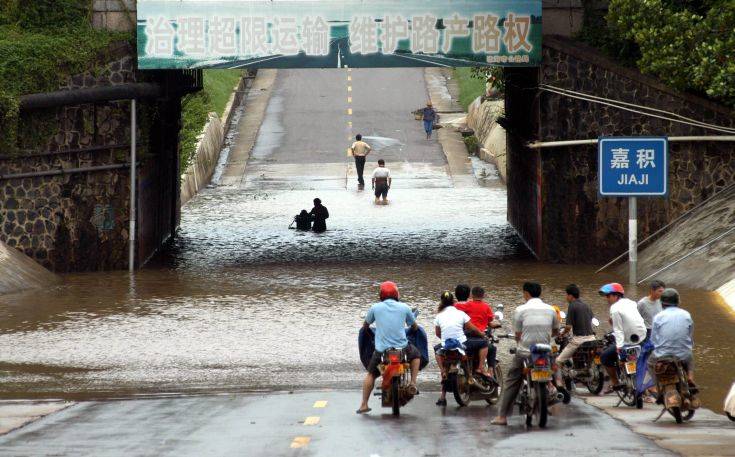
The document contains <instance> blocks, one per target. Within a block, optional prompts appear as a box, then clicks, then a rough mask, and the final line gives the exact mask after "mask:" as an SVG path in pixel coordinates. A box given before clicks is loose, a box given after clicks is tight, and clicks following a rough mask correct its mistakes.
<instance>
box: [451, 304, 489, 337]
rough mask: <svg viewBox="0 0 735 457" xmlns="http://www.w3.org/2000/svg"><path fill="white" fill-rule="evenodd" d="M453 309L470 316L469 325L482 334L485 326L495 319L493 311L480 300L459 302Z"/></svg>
mask: <svg viewBox="0 0 735 457" xmlns="http://www.w3.org/2000/svg"><path fill="white" fill-rule="evenodd" d="M454 307H455V308H457V309H458V310H460V311H464V312H465V313H467V315H468V316H470V323H471V324H472V325H474V326H475V327H477V328H478V330H480V331H481V332H483V333H484V332H485V329H487V325H488V324H489V323H490V322H491V321H492V320H493V319H495V315H494V314H493V309H492V308H490V305H488V304H487V303H485V302H484V301H482V300H472V301H468V302H460V303H457V304H455V305H454Z"/></svg>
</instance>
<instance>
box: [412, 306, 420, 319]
mask: <svg viewBox="0 0 735 457" xmlns="http://www.w3.org/2000/svg"><path fill="white" fill-rule="evenodd" d="M411 312H412V313H413V317H419V312H420V311H419V309H418V308H411Z"/></svg>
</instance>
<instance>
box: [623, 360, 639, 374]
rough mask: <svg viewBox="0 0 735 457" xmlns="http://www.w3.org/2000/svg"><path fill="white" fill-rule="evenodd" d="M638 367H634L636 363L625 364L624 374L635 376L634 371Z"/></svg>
mask: <svg viewBox="0 0 735 457" xmlns="http://www.w3.org/2000/svg"><path fill="white" fill-rule="evenodd" d="M637 368H638V367H637V366H636V362H625V372H626V373H628V374H635V372H636V369H637Z"/></svg>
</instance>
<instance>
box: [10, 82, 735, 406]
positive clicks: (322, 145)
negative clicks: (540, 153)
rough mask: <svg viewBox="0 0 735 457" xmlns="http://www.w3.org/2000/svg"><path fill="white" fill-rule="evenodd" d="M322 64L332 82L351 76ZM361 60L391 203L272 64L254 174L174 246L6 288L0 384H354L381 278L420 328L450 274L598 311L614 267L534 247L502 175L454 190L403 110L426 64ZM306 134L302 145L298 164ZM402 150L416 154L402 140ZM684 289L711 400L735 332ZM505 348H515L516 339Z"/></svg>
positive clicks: (129, 392) (62, 391)
mask: <svg viewBox="0 0 735 457" xmlns="http://www.w3.org/2000/svg"><path fill="white" fill-rule="evenodd" d="M414 72H415V73H414ZM324 73H325V74H326V76H324V78H325V79H324V81H323V83H324V84H326V85H328V86H329V87H332V86H333V85H334V84H336V83H335V82H334V81H336V80H337V77H339V78H342V77H343V76H344V73H342V72H340V71H337V70H334V71H333V72H331V73H330V72H327V71H324ZM332 73H334V74H332ZM337 73H339V74H338V75H336V74H337ZM352 73H353V75H354V87H355V89H354V93H355V99H356V100H357V99H358V98H359V97H363V98H364V99H365V100H367V97H368V95H369V94H370V93H373V94H374V93H376V91H377V90H378V89H377V88H381V89H380V90H382V91H386V90H389V89H390V88H393V89H392V90H393V92H390V93H388V94H385V96H384V97H380V98H377V99H373V100H370V102H369V103H368V102H367V101H364V102H361V103H362V104H358V103H356V104H355V109H356V113H355V114H356V118H357V117H359V116H364V117H365V118H368V117H370V119H372V120H371V122H370V123H369V124H368V123H366V127H365V130H364V133H365V134H366V135H369V136H372V137H375V138H393V139H394V140H395V141H385V142H384V144H386V145H387V146H386V148H385V150H384V151H382V152H381V154H382V155H381V157H382V156H384V157H385V158H386V160H387V161H388V166H389V167H390V168H391V170H393V172H394V179H395V184H394V186H393V188H391V191H390V195H389V198H390V200H391V204H390V205H388V206H375V205H373V203H372V195H370V192H369V190H366V191H358V190H357V189H356V185H355V182H354V181H355V176H354V167H353V166H352V165H351V164H350V163H349V161H348V160H347V158H345V157H344V149H345V147H346V143H347V137H346V135H345V134H344V133H345V132H344V131H346V127H345V129H342V127H339V129H340V132H339V133H340V135H339V136H336V135H335V136H331V135H327V136H325V137H324V138H321V137H319V136H316V135H311V133H307V131H310V129H313V126H312V124H313V123H315V122H316V123H318V122H327V121H328V120H330V119H331V122H333V123H335V124H336V122H340V123H342V125H345V126H346V125H347V122H348V121H347V117H345V116H346V115H345V114H344V107H343V106H342V105H340V104H339V103H338V102H337V101H336V100H332V99H331V98H330V97H339V99H340V100H342V99H344V95H343V93H342V92H339V93H335V94H333V95H330V93H331V92H329V91H326V90H316V89H314V90H310V91H301V92H294V91H293V87H294V86H293V85H297V84H299V83H300V82H303V79H304V76H303V74H301V73H300V72H279V77H278V79H277V82H276V87H275V88H274V98H272V99H271V102H272V103H271V105H269V111H268V114H267V116H270V117H271V121H270V122H271V124H270V127H268V126H267V125H266V127H267V128H266V129H265V130H263V131H262V132H261V136H260V137H259V140H258V144H256V146H255V148H254V150H253V153H252V156H251V160H250V162H249V164H248V169H247V171H246V174H245V175H243V177H242V179H241V180H240V182H239V183H238V184H237V185H229V186H214V187H212V188H210V189H206V190H205V191H203V192H202V193H201V194H200V195H199V196H197V197H195V198H194V199H193V200H192V201H191V202H190V203H188V204H187V205H186V206H185V207H184V208H183V209H182V221H181V231H180V233H179V236H178V238H177V239H176V241H175V243H174V244H173V245H172V246H171V247H170V248H169V249H168V251H167V252H166V253H165V254H164V255H162V256H161V257H160V258H159V259H156V261H155V262H154V263H152V264H151V265H149V266H148V267H147V268H145V269H144V270H142V271H140V272H138V273H137V274H136V275H135V276H134V277H133V278H131V277H129V276H128V275H127V274H126V273H121V272H114V273H90V274H71V275H66V276H64V285H62V286H60V287H58V288H53V289H50V290H35V291H30V292H23V293H17V294H12V295H3V296H0V361H1V362H0V374H1V375H2V379H3V382H2V383H0V396H2V397H3V398H28V397H53V398H104V397H126V396H133V395H163V394H170V393H196V392H207V393H212V392H233V391H243V390H255V389H300V388H357V387H358V386H359V383H360V380H361V378H362V376H363V374H364V370H363V369H362V366H361V365H360V363H359V359H358V352H357V345H356V341H357V332H358V329H359V326H360V324H361V313H362V312H364V311H366V310H367V307H368V306H369V304H370V303H372V302H374V301H375V300H376V296H377V285H378V284H379V282H381V281H383V280H386V279H391V280H394V281H396V282H397V283H398V284H399V287H400V289H401V292H402V297H403V299H404V300H405V301H406V302H408V303H409V304H411V305H416V306H418V307H419V309H420V310H421V315H420V317H419V321H420V323H421V324H422V325H424V326H425V327H426V328H427V329H428V330H430V327H431V321H432V320H433V316H434V314H435V313H434V310H435V307H436V303H437V301H438V297H439V294H440V293H441V292H442V291H443V290H445V289H452V288H453V287H454V286H455V285H456V284H457V283H458V282H468V283H470V284H472V285H483V286H485V288H486V289H487V290H488V294H489V301H490V302H491V303H493V304H498V303H503V304H505V305H506V307H507V309H508V312H507V313H506V314H507V315H510V312H511V311H512V310H513V309H514V308H515V307H516V306H518V305H519V304H521V294H520V285H521V284H522V283H523V281H526V280H538V281H540V282H541V283H542V284H543V286H544V290H545V292H544V295H543V297H544V298H545V299H546V300H547V301H548V302H554V303H561V300H562V299H563V288H564V287H565V286H566V284H568V283H569V282H576V283H577V284H579V285H580V286H581V287H582V289H583V294H585V296H583V298H586V299H587V300H588V301H589V302H590V303H591V304H592V305H593V307H594V309H595V312H596V313H597V315H598V316H601V317H603V319H601V320H606V319H604V317H605V316H606V315H607V314H606V313H607V311H606V307H605V306H604V303H603V301H602V300H601V299H600V298H599V297H597V296H595V295H594V294H593V291H594V290H596V288H598V287H599V285H601V284H603V283H605V282H609V281H612V280H620V279H621V278H613V277H611V276H607V275H595V274H593V273H592V272H593V271H594V270H595V268H594V267H593V266H583V265H577V266H565V265H549V264H542V263H538V262H536V261H534V260H532V259H531V258H530V257H529V255H528V253H527V252H526V250H525V248H524V247H523V245H522V243H520V241H519V240H518V239H517V238H516V236H515V234H514V232H513V230H512V229H511V228H510V227H509V226H508V225H507V223H506V213H505V199H506V195H505V189H504V187H503V186H502V183H501V182H500V181H499V180H498V178H497V175H496V174H494V173H490V177H489V178H486V179H482V180H477V183H476V184H475V185H473V186H466V185H462V186H457V185H455V177H454V176H451V175H450V174H449V173H448V171H447V167H446V160H445V159H444V158H443V153H442V151H441V147H440V146H439V145H438V143H436V141H431V142H426V141H425V140H424V139H423V138H422V132H421V126H420V125H419V123H418V122H416V121H414V120H413V118H412V117H411V116H410V115H409V114H410V110H411V109H412V108H413V107H414V105H416V103H417V101H416V100H417V99H418V103H421V102H422V101H423V100H424V98H423V97H425V88H423V87H422V86H417V85H416V81H419V76H420V70H401V71H400V72H399V73H398V75H400V76H401V77H397V76H396V73H391V72H375V71H373V72H371V73H369V76H370V77H369V78H367V76H368V73H365V75H364V76H365V78H366V79H365V81H364V84H361V82H360V79H361V77H363V75H362V74H361V72H359V71H354V72H352ZM335 75H336V76H335ZM406 75H408V76H406ZM402 78H407V80H408V81H410V82H411V84H410V85H409V86H406V85H405V83H403V82H402ZM313 79H314V80H313V81H311V82H310V84H312V85H317V83H318V81H319V79H318V78H313ZM314 87H316V86H314ZM363 90H364V91H365V92H364V93H363ZM412 91H414V92H412ZM422 91H424V93H423V94H422ZM321 95H325V96H324V97H322V96H321ZM317 98H318V100H317ZM384 98H385V101H384V102H383V99H384ZM286 100H287V101H288V103H285V102H284V101H286ZM320 100H321V101H320ZM317 103H322V105H319V106H321V107H322V108H321V109H320V110H317V111H316V112H315V113H314V114H313V117H314V118H315V119H310V120H309V122H306V123H301V124H300V123H299V121H298V120H299V119H301V117H299V116H298V114H299V113H301V112H305V110H306V107H308V106H315V104H317ZM358 107H362V109H363V110H364V111H365V112H363V113H358V112H357V109H358ZM358 114H359V116H357V115H358ZM289 116H293V117H294V118H293V119H291V118H289ZM320 119H321V120H320ZM379 119H384V122H382V123H381V122H379ZM350 122H351V121H350ZM354 122H355V123H357V120H355V121H354ZM302 124H303V125H302ZM278 126H280V127H278ZM343 130H344V131H343ZM396 131H400V132H399V134H396ZM269 132H271V133H269ZM310 135H311V136H310ZM295 138H296V139H295ZM297 139H300V140H301V144H302V150H303V154H302V155H308V156H309V157H302V156H299V157H298V159H293V156H294V154H296V153H295V152H293V147H292V146H293V145H295V144H298V141H297ZM416 139H419V140H421V141H419V140H416ZM284 145H290V146H289V147H288V148H286V147H284ZM402 148H404V149H402ZM409 149H410V151H411V152H410V157H409V153H407V152H406V153H404V152H403V151H404V150H406V151H407V150H409ZM299 154H301V153H299ZM377 158H379V157H372V156H371V160H376V159H377ZM373 167H374V163H373V164H372V165H371V164H370V163H369V164H368V166H367V167H366V171H368V170H372V168H373ZM469 173H472V169H471V168H470V170H469ZM368 189H369V185H368ZM314 197H319V198H321V199H322V200H323V202H324V204H325V205H326V206H327V207H328V208H329V211H330V213H331V215H332V216H331V217H330V219H329V220H328V221H327V225H328V228H329V230H328V232H326V233H325V234H321V235H317V234H313V233H299V232H296V231H294V230H289V229H288V228H287V227H288V225H289V223H290V222H291V220H292V217H293V215H295V214H296V213H298V211H300V210H301V209H302V208H305V209H307V210H308V209H310V208H311V206H310V202H311V200H312V199H313V198H314ZM645 292H646V291H645V288H641V289H639V290H638V291H629V295H631V296H634V297H636V298H638V297H640V296H642V295H643V294H645ZM681 292H682V300H683V304H684V307H685V308H686V309H688V310H689V311H691V313H692V315H693V317H694V320H695V323H696V331H695V343H696V348H695V351H696V358H697V366H698V374H697V377H698V379H699V381H700V382H701V385H702V388H703V398H704V401H705V404H706V405H707V406H709V407H711V408H713V409H718V408H719V404H720V402H721V400H722V398H723V396H724V394H725V390H726V388H727V387H729V384H730V382H731V381H732V376H733V373H735V370H733V368H732V367H733V366H735V354H733V352H732V351H731V349H730V348H731V346H732V343H731V341H730V340H729V338H728V337H729V336H731V335H733V330H735V319H734V318H733V314H732V313H731V312H730V311H729V309H726V308H725V306H724V304H723V303H721V302H720V301H719V300H718V299H717V297H716V295H714V294H711V293H708V292H704V291H697V290H681ZM508 325H509V324H508V322H506V327H507V326H508ZM429 333H430V334H431V333H433V332H431V331H429ZM430 340H431V342H433V341H434V340H435V338H434V337H433V336H432V337H431V338H430ZM499 353H500V354H501V359H507V358H508V357H509V354H508V351H507V343H501V349H500V350H499ZM420 381H421V384H422V388H423V389H427V390H434V389H435V388H436V387H437V372H436V366H435V363H434V362H433V361H432V363H431V365H430V366H429V368H428V369H427V370H425V371H424V372H423V373H422V375H421V377H420Z"/></svg>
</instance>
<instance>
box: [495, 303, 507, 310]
mask: <svg viewBox="0 0 735 457" xmlns="http://www.w3.org/2000/svg"><path fill="white" fill-rule="evenodd" d="M504 308H505V305H504V304H502V303H499V304H498V305H497V306H496V307H495V309H497V310H502V309H504Z"/></svg>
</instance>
